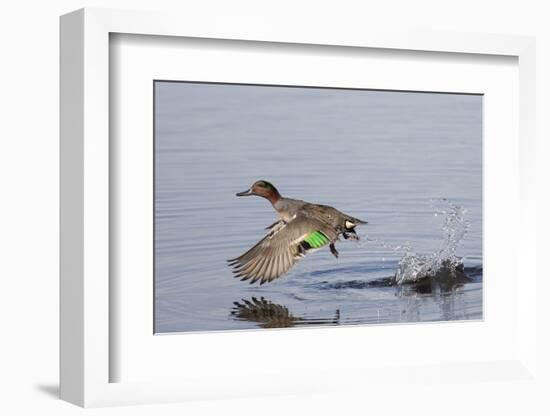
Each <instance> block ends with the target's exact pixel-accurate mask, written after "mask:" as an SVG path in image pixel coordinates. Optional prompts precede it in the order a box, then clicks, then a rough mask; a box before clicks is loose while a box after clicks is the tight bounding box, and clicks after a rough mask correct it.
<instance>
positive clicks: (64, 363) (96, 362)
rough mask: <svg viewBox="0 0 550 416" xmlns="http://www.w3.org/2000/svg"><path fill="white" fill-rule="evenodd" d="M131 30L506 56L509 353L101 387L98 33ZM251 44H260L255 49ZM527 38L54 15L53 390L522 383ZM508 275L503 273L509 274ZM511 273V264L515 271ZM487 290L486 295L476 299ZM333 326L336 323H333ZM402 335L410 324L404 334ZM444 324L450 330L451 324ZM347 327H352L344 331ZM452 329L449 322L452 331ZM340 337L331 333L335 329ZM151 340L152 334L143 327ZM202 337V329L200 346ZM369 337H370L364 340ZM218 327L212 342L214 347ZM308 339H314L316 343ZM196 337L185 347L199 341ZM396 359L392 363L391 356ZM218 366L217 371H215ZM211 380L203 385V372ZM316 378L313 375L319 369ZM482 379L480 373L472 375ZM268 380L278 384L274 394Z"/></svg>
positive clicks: (528, 145)
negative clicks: (57, 364) (252, 378)
mask: <svg viewBox="0 0 550 416" xmlns="http://www.w3.org/2000/svg"><path fill="white" fill-rule="evenodd" d="M114 33H119V34H130V35H131V34H137V35H147V36H170V37H186V38H206V39H226V40H241V41H242V40H245V41H255V42H279V43H281V44H302V45H331V47H340V48H346V47H354V48H374V49H384V50H409V51H426V52H434V53H441V54H470V55H472V56H474V58H475V54H480V55H504V56H509V57H515V58H517V59H518V67H519V77H518V80H519V81H518V82H519V114H518V119H519V138H520V140H519V161H518V163H519V177H518V178H516V180H517V182H518V183H519V192H518V193H517V196H518V198H517V201H514V203H517V204H518V208H519V209H518V215H517V218H516V219H515V220H514V222H516V224H517V225H518V228H517V229H518V244H517V257H518V267H519V269H520V270H522V271H523V274H522V285H521V286H518V287H517V293H516V295H517V315H516V317H517V322H518V333H517V342H518V345H517V346H515V347H514V350H513V353H509V354H508V355H506V356H505V357H500V356H499V358H498V360H495V361H491V360H489V361H487V360H486V359H481V360H477V361H476V360H471V361H470V362H467V363H465V362H459V363H457V362H455V361H449V362H443V361H441V362H440V363H439V364H433V363H428V364H427V363H423V362H418V365H417V366H416V367H415V369H414V370H411V368H408V369H403V370H399V369H396V368H392V367H391V366H382V367H379V368H377V367H373V366H372V365H370V366H368V367H367V369H368V373H366V372H365V371H366V369H365V368H363V367H361V366H360V365H359V366H358V368H356V369H351V368H349V367H346V366H342V368H338V366H336V367H334V368H331V369H330V370H323V371H325V372H324V373H323V372H321V374H319V373H315V372H313V371H310V372H309V373H308V372H300V371H297V373H296V374H289V373H288V372H287V371H286V370H285V371H281V372H280V373H278V374H277V373H275V372H268V373H266V374H268V376H269V382H266V383H263V384H262V385H257V386H254V385H250V386H247V388H246V391H242V390H243V389H242V388H239V386H238V385H235V383H230V382H228V381H229V380H231V379H232V377H233V376H234V374H230V373H229V372H228V370H227V369H226V370H223V369H222V370H220V372H219V374H217V373H212V372H211V371H212V369H210V372H209V371H206V370H205V371H204V374H203V375H202V376H201V373H200V368H199V369H195V370H194V371H195V372H194V373H193V374H192V375H190V376H189V377H186V376H183V377H182V379H178V380H174V381H169V380H168V379H166V380H164V379H160V380H159V379H158V378H155V377H151V380H150V381H139V382H137V381H132V382H125V381H120V380H117V382H113V374H112V371H111V367H112V366H113V365H114V364H113V363H114V362H115V361H117V360H120V358H121V357H118V356H117V353H116V351H118V350H113V349H112V339H113V338H116V333H114V332H113V331H115V332H116V331H117V330H118V329H117V328H116V326H114V327H113V325H112V324H111V318H112V316H111V314H112V311H113V310H115V309H116V305H114V304H113V297H112V296H110V294H111V295H112V292H113V291H116V288H114V287H113V286H112V283H111V282H110V279H109V276H110V273H112V267H113V259H112V258H110V251H109V246H110V227H111V226H112V225H113V224H112V221H113V220H114V219H113V218H111V217H110V200H111V199H112V197H113V195H110V193H109V192H110V189H112V188H111V187H110V180H111V177H110V175H111V172H113V171H114V169H116V166H113V160H112V159H111V158H110V147H109V146H110V140H109V137H110V134H111V132H110V125H109V117H110V113H109V99H110V78H109V52H110V40H109V38H110V34H114ZM259 45H261V44H259ZM534 71H535V43H534V39H533V38H529V37H518V36H507V35H487V34H465V33H437V34H434V33H428V32H413V33H411V32H402V33H399V32H381V31H376V30H361V31H360V33H355V32H349V33H338V34H336V33H330V32H327V31H325V30H323V29H322V28H319V29H318V30H315V29H313V30H309V31H308V32H307V33H306V32H303V31H301V30H300V29H299V28H295V29H293V28H288V27H285V28H284V29H283V28H280V27H278V26H277V25H273V24H270V23H269V22H262V21H257V20H254V21H253V20H247V19H246V18H244V17H243V20H242V21H241V22H227V21H224V20H223V19H220V20H218V21H213V22H212V24H211V25H208V27H205V26H204V24H203V23H200V22H195V21H193V18H192V16H188V15H187V16H186V15H173V14H165V13H151V12H134V11H132V12H130V11H117V10H107V9H83V10H78V11H76V12H73V13H71V14H68V15H65V16H63V17H62V18H61V282H60V284H61V340H60V346H61V390H60V393H61V397H62V398H63V399H64V400H67V401H69V402H72V403H75V404H78V405H80V406H86V407H87V406H105V405H117V404H137V403H155V402H165V401H183V400H192V399H197V398H214V397H243V396H248V395H250V396H252V395H262V394H278V393H300V392H304V393H307V392H320V391H332V390H338V389H342V388H348V387H349V386H348V385H347V384H342V383H341V382H340V381H338V380H342V379H349V378H350V377H351V380H353V383H352V384H355V385H359V386H360V385H361V384H363V385H370V384H373V383H375V382H376V383H379V382H380V381H381V380H389V379H391V378H393V377H396V376H397V377H399V378H401V379H403V380H405V382H407V381H406V380H407V377H408V376H407V374H408V375H409V376H410V375H411V374H413V373H414V375H413V376H411V377H410V380H409V381H408V382H410V383H414V382H418V380H419V379H421V380H433V379H436V378H437V377H438V374H440V373H441V372H443V371H447V372H449V373H450V374H451V373H452V374H453V377H455V378H456V377H458V378H460V377H462V378H463V379H465V380H467V379H471V380H470V381H471V382H477V381H479V380H483V379H487V378H489V379H495V378H497V379H498V378H499V377H502V378H504V379H507V380H510V379H511V380H516V379H517V380H518V381H519V380H525V379H529V378H533V377H536V354H535V350H536V320H535V319H534V318H535V316H536V302H535V294H536V276H537V275H536V270H535V269H534V265H535V261H534V259H533V258H532V256H534V253H535V250H534V247H535V229H536V223H535V221H536V219H535V217H534V216H533V215H531V214H530V213H532V212H535V208H534V204H535V202H534V197H533V194H534V192H535V191H534V186H533V178H534V169H535V163H534V160H535V154H534V143H535V131H534V125H535V120H534V115H535V76H534ZM510 273H511V274H512V273H514V270H510ZM516 273H517V271H516ZM485 295H486V296H490V294H489V295H488V294H485ZM337 330H342V329H341V328H338V329H337ZM404 330H406V331H409V332H410V333H411V334H412V333H413V331H415V327H414V326H410V327H408V328H407V329H404ZM455 330H456V329H453V331H455ZM345 331H346V333H347V334H351V333H353V331H357V329H356V328H346V329H345ZM459 331H460V329H459ZM273 334H281V332H269V331H268V332H267V333H262V334H261V335H260V333H258V332H254V331H253V332H251V333H250V334H249V335H247V337H248V338H249V339H252V338H255V339H260V340H262V339H263V341H259V342H267V341H266V337H268V338H273ZM335 334H336V333H335V332H334V329H322V330H321V329H320V330H316V331H315V332H312V331H305V332H303V331H293V335H292V336H293V337H300V339H301V340H302V341H301V342H308V341H307V340H308V339H310V340H311V339H312V338H316V337H317V338H318V339H325V338H326V337H334V336H336V335H335ZM342 334H343V333H342ZM151 335H152V334H151ZM205 336H206V337H208V336H212V335H208V334H203V339H202V340H201V341H200V342H203V343H204V345H206V343H208V339H206V338H204V337H205ZM374 336H376V335H374ZM220 337H223V335H222V334H220V335H216V341H215V342H216V343H220V342H223V339H221V338H220ZM319 337H320V338H319ZM200 342H199V344H197V345H198V346H199V347H200ZM396 364H397V365H401V364H400V363H396ZM224 371H225V373H224ZM213 374H216V376H219V380H217V381H216V382H214V381H213V380H212V375H213ZM323 374H324V376H323ZM480 374H482V376H481V377H480V376H479V375H480ZM274 386H279V387H278V388H275V389H274Z"/></svg>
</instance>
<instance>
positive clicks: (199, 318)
mask: <svg viewBox="0 0 550 416" xmlns="http://www.w3.org/2000/svg"><path fill="white" fill-rule="evenodd" d="M155 88H156V110H155V117H156V118H155V126H156V131H155V133H156V135H155V136H156V141H155V152H156V153H155V166H156V170H155V185H156V188H155V201H156V202H155V295H156V298H155V331H156V332H181V331H210V330H236V329H247V328H280V327H293V326H295V327H299V326H311V325H339V324H370V323H395V322H423V321H449V320H469V319H481V318H482V274H483V273H482V270H483V269H482V234H481V232H482V203H481V201H482V188H481V185H482V163H481V162H482V154H481V143H482V97H481V96H474V95H451V94H426V93H403V92H381V91H351V90H332V89H302V88H281V87H258V86H238V85H213V84H190V83H169V82H157V83H156V87H155ZM256 179H266V180H269V181H271V182H272V183H274V184H275V186H277V187H278V189H279V190H280V191H281V193H282V194H283V195H285V196H289V197H295V198H300V199H305V200H307V201H310V202H318V203H323V204H328V205H332V206H335V207H336V208H338V209H340V210H342V211H344V212H346V213H348V214H350V215H353V216H356V217H358V218H361V219H365V220H368V221H369V223H368V224H367V225H364V226H361V227H359V228H358V229H357V231H358V232H359V235H360V236H361V240H360V241H359V242H352V241H342V242H339V243H337V248H338V250H339V252H340V257H339V258H338V259H335V258H334V257H333V256H332V254H331V253H330V251H329V250H328V248H326V249H323V250H319V251H317V252H315V253H312V254H308V255H307V256H306V257H305V258H304V259H303V260H301V261H300V262H299V263H297V264H296V265H295V266H294V268H292V269H291V271H290V272H289V273H288V274H287V275H285V276H283V277H282V278H279V279H277V280H275V281H274V282H272V283H270V284H266V285H263V286H258V285H249V284H248V283H246V282H241V281H239V280H237V279H234V278H233V275H232V273H231V269H230V268H228V267H227V264H226V261H225V260H226V259H229V258H234V257H236V256H238V255H239V254H241V253H243V252H244V251H246V250H247V249H248V248H250V247H251V246H252V245H253V244H255V243H256V242H257V241H258V240H259V239H261V238H262V237H263V236H264V235H265V233H266V231H265V230H264V227H266V226H267V225H269V224H271V223H272V222H273V221H274V220H275V219H276V217H275V212H274V211H273V210H272V208H271V206H270V205H269V203H268V202H267V201H265V200H263V199H260V198H255V197H249V198H236V197H235V193H236V192H239V191H243V190H245V189H247V188H248V187H249V186H250V184H251V183H252V182H254V181H255V180H256ZM423 277H426V278H423Z"/></svg>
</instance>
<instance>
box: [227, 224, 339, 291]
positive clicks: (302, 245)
mask: <svg viewBox="0 0 550 416" xmlns="http://www.w3.org/2000/svg"><path fill="white" fill-rule="evenodd" d="M336 238H337V232H336V231H335V230H334V229H333V228H332V227H331V226H330V225H328V224H326V223H324V222H322V221H319V220H316V219H314V218H311V217H309V216H306V215H298V216H296V217H295V218H294V219H293V220H292V221H290V222H288V223H287V224H286V225H284V226H282V227H276V228H274V229H273V231H271V232H270V233H269V234H268V235H266V236H265V237H264V238H263V239H262V240H260V241H259V242H258V243H257V244H256V245H255V246H254V247H252V248H251V249H250V250H248V251H247V252H246V253H244V254H243V255H241V256H239V257H237V258H235V259H231V260H228V262H229V265H230V266H232V267H233V268H234V269H235V270H234V271H233V273H235V277H240V278H241V280H249V279H250V283H255V282H257V281H258V280H259V281H260V284H264V283H266V282H271V281H272V280H274V279H276V278H278V277H280V276H282V275H283V274H285V273H286V272H287V271H288V270H290V268H291V267H292V266H294V264H295V263H296V262H297V261H298V260H300V259H301V258H302V257H303V256H304V255H305V254H306V253H307V251H308V250H310V249H317V248H321V247H323V246H325V245H327V244H328V243H330V242H332V241H334V240H336Z"/></svg>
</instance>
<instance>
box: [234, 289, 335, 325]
mask: <svg viewBox="0 0 550 416" xmlns="http://www.w3.org/2000/svg"><path fill="white" fill-rule="evenodd" d="M231 316H232V317H233V319H236V320H239V321H248V322H255V323H257V324H259V326H260V327H261V328H290V327H294V326H303V325H339V324H340V310H339V309H337V310H336V311H335V313H334V317H331V318H330V319H322V318H318V319H311V318H305V317H300V316H295V315H293V314H292V313H291V312H290V311H289V310H288V308H287V307H286V306H284V305H279V304H277V303H273V302H271V301H269V300H267V299H265V298H264V297H263V296H262V297H261V298H259V299H258V298H256V297H252V298H250V300H248V299H242V300H241V301H239V302H233V308H232V309H231Z"/></svg>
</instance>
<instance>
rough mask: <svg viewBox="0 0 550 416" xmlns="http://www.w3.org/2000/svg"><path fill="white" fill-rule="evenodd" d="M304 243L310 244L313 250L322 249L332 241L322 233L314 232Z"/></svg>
mask: <svg viewBox="0 0 550 416" xmlns="http://www.w3.org/2000/svg"><path fill="white" fill-rule="evenodd" d="M304 241H305V242H306V243H307V244H309V246H310V247H311V248H321V247H323V246H326V245H327V244H328V243H329V242H330V239H329V238H328V237H327V235H326V234H325V233H323V232H322V231H313V232H312V233H309V234H308V235H307V236H306V237H305V238H304Z"/></svg>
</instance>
